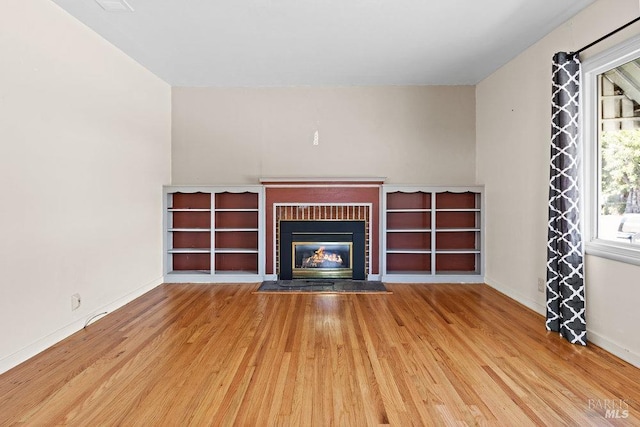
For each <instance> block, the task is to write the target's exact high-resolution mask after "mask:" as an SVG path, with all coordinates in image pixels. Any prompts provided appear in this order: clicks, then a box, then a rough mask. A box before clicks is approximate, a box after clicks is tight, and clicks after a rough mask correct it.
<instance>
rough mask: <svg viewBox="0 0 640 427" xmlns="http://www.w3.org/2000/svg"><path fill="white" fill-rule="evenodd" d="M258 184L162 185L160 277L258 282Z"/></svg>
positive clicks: (260, 229)
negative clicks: (162, 262)
mask: <svg viewBox="0 0 640 427" xmlns="http://www.w3.org/2000/svg"><path fill="white" fill-rule="evenodd" d="M262 198H263V188H262V187H261V186H242V187H218V186H202V187H165V200H164V203H165V206H166V207H165V230H166V232H165V237H164V239H165V252H166V258H165V275H167V276H169V277H170V280H171V281H176V282H188V281H191V280H192V279H193V280H195V281H198V282H204V281H210V282H219V281H224V280H225V279H224V276H225V275H227V274H231V275H233V276H234V279H229V280H230V281H231V280H250V281H254V280H255V281H259V280H262V278H261V277H260V276H262V275H263V269H264V228H263V227H264V226H263V225H262V221H263V220H262Z"/></svg>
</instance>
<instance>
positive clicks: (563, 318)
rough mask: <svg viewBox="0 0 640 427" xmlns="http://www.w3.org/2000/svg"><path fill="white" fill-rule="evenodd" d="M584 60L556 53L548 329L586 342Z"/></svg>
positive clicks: (571, 54)
mask: <svg viewBox="0 0 640 427" xmlns="http://www.w3.org/2000/svg"><path fill="white" fill-rule="evenodd" d="M579 93H580V60H579V59H578V55H577V54H574V53H565V52H560V53H557V54H555V55H554V57H553V100H552V105H551V108H552V115H551V179H550V187H549V240H548V244H547V322H546V326H547V329H548V330H550V331H556V332H560V334H561V335H562V336H563V337H565V338H566V339H567V340H569V341H570V342H572V343H574V344H582V345H586V343H587V332H586V323H585V297H584V296H585V292H584V268H583V252H582V237H581V233H580V197H579V196H580V191H579V190H580V187H579V181H580V179H579V166H580V146H579V144H580V141H579V139H580V138H579V126H578V120H579Z"/></svg>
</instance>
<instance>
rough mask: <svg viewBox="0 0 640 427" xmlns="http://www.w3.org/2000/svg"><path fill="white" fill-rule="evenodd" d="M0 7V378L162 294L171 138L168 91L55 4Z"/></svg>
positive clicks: (14, 1)
mask: <svg viewBox="0 0 640 427" xmlns="http://www.w3.org/2000/svg"><path fill="white" fill-rule="evenodd" d="M2 6H3V7H2V12H1V13H0V58H2V59H1V60H0V62H1V64H2V65H0V182H2V185H3V189H2V201H1V202H0V203H1V205H2V208H1V209H0V224H2V244H1V245H0V271H1V272H2V280H1V283H0V337H2V338H1V339H0V372H2V371H4V370H6V369H8V368H10V367H11V366H13V365H15V364H16V363H18V362H21V361H22V360H24V359H26V358H28V357H30V356H31V355H33V354H35V353H37V352H39V351H40V350H42V349H44V348H46V347H48V346H49V345H51V344H53V343H55V342H57V341H59V340H60V339H62V338H64V337H65V336H66V335H68V334H70V333H72V332H75V331H76V330H78V329H80V328H82V326H83V325H84V322H85V321H86V320H87V319H88V318H89V317H90V316H91V315H92V314H95V313H99V312H101V311H111V310H113V309H114V308H115V307H117V306H118V305H121V304H124V303H126V302H128V301H129V300H131V299H133V298H134V297H135V296H137V295H138V294H140V293H141V292H143V291H145V290H146V289H148V288H150V287H152V286H155V285H157V284H158V283H159V282H160V281H161V276H162V267H161V263H162V231H161V230H162V215H161V212H162V204H161V192H162V185H163V184H167V183H168V182H169V179H170V126H171V122H170V120H171V117H170V105H171V100H170V96H171V92H170V87H169V86H168V85H167V84H165V83H164V82H162V81H160V80H159V79H158V78H156V77H155V76H154V75H152V74H150V73H149V72H148V71H146V70H145V69H143V68H142V67H141V66H139V65H138V64H137V63H135V62H133V61H132V60H131V59H130V58H128V57H126V56H125V55H124V54H123V53H122V52H120V51H118V50H116V49H115V48H114V47H113V46H112V45H110V44H108V43H107V42H106V41H104V40H103V39H101V38H99V37H98V36H97V35H96V34H95V33H94V32H92V31H90V30H89V29H87V28H86V27H85V26H84V25H82V24H80V23H79V22H77V21H76V20H75V19H73V18H71V17H70V16H69V15H67V14H66V13H65V12H63V11H62V10H61V9H59V8H58V7H57V6H56V5H55V4H54V3H53V2H51V1H48V0H7V1H5V2H3V5H2ZM74 293H80V295H81V298H82V303H81V306H80V308H79V309H78V310H76V311H71V295H72V294H74Z"/></svg>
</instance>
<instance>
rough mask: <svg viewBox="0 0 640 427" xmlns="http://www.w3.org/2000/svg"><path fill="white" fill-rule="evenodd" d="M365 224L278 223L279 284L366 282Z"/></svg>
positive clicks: (360, 222) (350, 222)
mask: <svg viewBox="0 0 640 427" xmlns="http://www.w3.org/2000/svg"><path fill="white" fill-rule="evenodd" d="M364 232H365V226H364V221H281V222H280V274H279V278H280V279H281V280H291V279H302V278H305V279H308V278H319V279H324V278H331V279H334V278H335V279H357V280H365V243H364V242H365V236H364V234H365V233H364Z"/></svg>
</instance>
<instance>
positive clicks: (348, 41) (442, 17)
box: [53, 0, 594, 87]
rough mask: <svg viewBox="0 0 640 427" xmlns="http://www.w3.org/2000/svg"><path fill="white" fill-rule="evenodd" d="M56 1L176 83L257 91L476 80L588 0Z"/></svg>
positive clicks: (546, 31)
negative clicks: (121, 8)
mask: <svg viewBox="0 0 640 427" xmlns="http://www.w3.org/2000/svg"><path fill="white" fill-rule="evenodd" d="M53 1H54V2H55V3H57V4H58V5H60V6H61V7H62V8H63V9H65V10H66V11H67V12H69V13H70V14H71V15H73V16H75V17H76V18H77V19H79V20H80V21H82V22H83V23H85V24H86V25H87V26H88V27H90V28H92V29H93V30H94V31H96V32H97V33H98V34H101V35H102V36H103V37H104V38H105V39H107V40H108V41H110V42H111V43H112V44H114V45H115V46H117V47H118V48H120V49H121V50H122V51H123V52H125V53H126V54H128V55H129V56H131V57H132V58H133V59H135V60H136V61H138V62H139V63H140V64H142V65H143V66H144V67H146V68H147V69H149V70H150V71H151V72H153V73H155V74H156V75H157V76H159V77H160V78H162V79H163V80H165V81H166V82H167V83H169V84H170V85H172V86H218V87H220V86H234V87H237V86H241V87H256V86H301V85H305V86H326V85H338V86H351V85H452V84H475V83H477V82H478V81H480V80H482V79H483V78H484V77H486V76H487V75H489V74H490V73H491V72H493V71H495V70H496V69H497V68H499V67H500V66H501V65H503V64H505V63H506V62H508V61H509V60H510V59H512V58H513V57H515V56H516V55H517V54H518V53H519V52H520V51H521V50H523V49H525V48H527V47H529V46H530V45H532V44H533V43H535V42H536V41H538V40H539V39H541V38H542V37H543V36H544V35H545V34H547V33H548V32H550V31H551V30H552V29H554V28H555V27H557V26H558V25H560V24H561V23H563V22H564V21H566V20H567V19H569V18H571V17H572V16H573V15H575V14H576V13H577V12H578V11H580V10H581V9H583V8H584V7H586V6H587V5H589V4H590V3H592V2H593V1H594V0H439V1H433V0H189V1H186V0H128V2H129V4H130V5H131V6H132V7H133V8H134V10H135V11H134V12H131V13H114V12H106V11H104V10H103V9H102V8H101V7H100V6H99V5H98V4H97V3H96V2H95V1H94V0H53ZM549 61H551V58H549Z"/></svg>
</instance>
